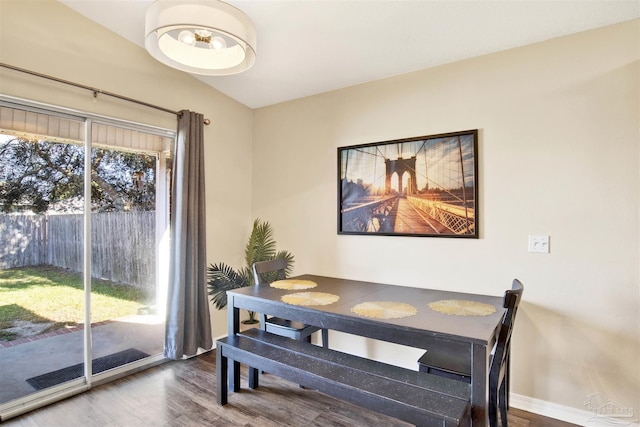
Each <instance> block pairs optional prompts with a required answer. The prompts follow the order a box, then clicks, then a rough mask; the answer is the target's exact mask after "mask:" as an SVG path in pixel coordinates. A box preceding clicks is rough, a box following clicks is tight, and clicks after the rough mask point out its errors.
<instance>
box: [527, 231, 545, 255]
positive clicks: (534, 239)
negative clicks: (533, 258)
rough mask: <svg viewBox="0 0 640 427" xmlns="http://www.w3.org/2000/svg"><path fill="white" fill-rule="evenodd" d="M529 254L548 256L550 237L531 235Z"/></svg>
mask: <svg viewBox="0 0 640 427" xmlns="http://www.w3.org/2000/svg"><path fill="white" fill-rule="evenodd" d="M529 252H534V253H540V254H548V253H549V236H544V235H529Z"/></svg>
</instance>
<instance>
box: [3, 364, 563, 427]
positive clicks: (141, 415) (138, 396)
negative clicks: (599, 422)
mask: <svg viewBox="0 0 640 427" xmlns="http://www.w3.org/2000/svg"><path fill="white" fill-rule="evenodd" d="M215 363H216V361H215V352H209V353H206V354H203V355H200V356H198V357H195V358H192V359H189V360H186V361H178V362H168V363H165V364H162V365H160V366H156V367H153V368H150V369H147V370H145V371H142V372H139V373H137V374H134V375H130V376H128V377H125V378H122V379H120V380H117V381H114V382H112V383H109V384H105V385H102V386H99V387H96V388H94V389H93V390H91V391H89V392H86V393H83V394H80V395H77V396H74V397H72V398H69V399H67V400H65V401H62V402H59V403H56V404H53V405H50V406H48V407H45V408H42V409H38V410H36V411H33V412H30V413H28V414H25V415H22V416H20V417H17V418H13V419H9V420H6V421H5V422H3V423H2V427H18V426H29V427H56V426H64V427H74V426H82V427H94V426H96V427H97V426H100V427H102V426H114V427H115V426H123V427H129V426H225V427H226V426H246V427H270V426H273V427H275V426H300V427H309V426H345V427H346V426H349V427H371V426H376V427H377V426H408V424H406V423H404V422H401V421H398V420H396V419H393V418H389V417H386V416H384V415H380V414H378V413H376V412H372V411H368V410H365V409H362V408H360V407H358V406H354V405H351V404H349V403H345V402H342V401H339V400H336V399H333V398H331V397H328V396H326V395H323V394H321V393H319V392H317V391H314V390H307V389H301V388H300V387H299V386H298V385H297V384H293V383H290V382H288V381H284V380H282V379H280V378H277V377H275V376H273V375H269V374H264V375H262V376H261V378H260V387H259V388H258V389H256V390H249V389H247V388H246V387H247V382H246V381H247V377H246V368H243V371H242V374H243V375H242V384H241V385H242V388H243V389H242V392H240V393H230V395H229V404H228V405H226V406H224V407H221V406H218V405H217V403H216V396H215V393H216V392H215V389H216V376H215ZM509 425H510V426H512V427H570V426H573V424H568V423H565V422H561V421H556V420H552V419H549V418H545V417H541V416H539V415H535V414H531V413H528V412H524V411H519V410H517V409H511V410H510V411H509Z"/></svg>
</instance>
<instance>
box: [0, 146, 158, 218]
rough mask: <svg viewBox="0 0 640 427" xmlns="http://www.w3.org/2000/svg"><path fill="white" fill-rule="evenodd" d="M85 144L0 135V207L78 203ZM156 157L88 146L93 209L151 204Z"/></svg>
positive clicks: (39, 209) (57, 207) (40, 208)
mask: <svg viewBox="0 0 640 427" xmlns="http://www.w3.org/2000/svg"><path fill="white" fill-rule="evenodd" d="M84 151H85V150H84V146H82V145H76V144H68V143H59V142H52V141H46V140H37V139H28V138H24V137H5V138H2V139H0V211H2V212H16V211H32V212H34V213H44V212H47V211H50V210H53V211H63V212H69V211H73V210H74V209H77V208H78V207H79V206H78V205H81V203H82V200H83V195H84V184H83V181H84V170H85V166H84V158H85V157H84ZM155 164H156V162H155V157H154V156H151V155H146V154H139V153H129V152H124V151H118V150H112V149H106V148H93V149H92V151H91V205H92V210H94V211H119V210H126V209H130V210H154V209H155Z"/></svg>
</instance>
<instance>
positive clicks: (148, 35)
mask: <svg viewBox="0 0 640 427" xmlns="http://www.w3.org/2000/svg"><path fill="white" fill-rule="evenodd" d="M186 32H190V33H191V34H193V37H189V36H188V34H187V33H186ZM201 35H205V37H201ZM221 46H226V47H222V48H221ZM145 48H146V49H147V51H148V52H149V54H150V55H151V56H153V57H154V58H155V59H157V60H158V61H160V62H162V63H163V64H166V65H168V66H170V67H173V68H176V69H178V70H182V71H186V72H188V73H192V74H201V75H208V76H224V75H229V74H237V73H241V72H243V71H245V70H248V69H249V68H251V66H253V64H254V62H255V59H256V30H255V27H254V25H253V22H251V19H249V17H248V16H247V15H245V14H244V13H243V12H242V11H241V10H239V9H237V8H235V7H233V6H231V5H229V4H227V3H224V2H222V1H219V0H191V1H187V2H185V1H184V0H157V1H155V2H153V3H152V4H151V5H150V6H149V7H148V8H147V16H146V22H145Z"/></svg>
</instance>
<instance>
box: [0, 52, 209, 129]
mask: <svg viewBox="0 0 640 427" xmlns="http://www.w3.org/2000/svg"><path fill="white" fill-rule="evenodd" d="M0 67H4V68H8V69H10V70H14V71H19V72H21V73H25V74H30V75H32V76H36V77H41V78H43V79H47V80H53V81H54V82H58V83H63V84H66V85H70V86H75V87H78V88H81V89H85V90H88V91H91V92H93V96H94V98H96V97H97V96H98V94H101V95H107V96H110V97H112V98H118V99H121V100H123V101H128V102H132V103H134V104H139V105H143V106H145V107H149V108H153V109H156V110H160V111H164V112H165V113H169V114H175V115H176V116H180V115H181V113H180V112H179V111H173V110H169V109H168V108H164V107H160V106H158V105H154V104H149V103H148V102H144V101H140V100H137V99H133V98H129V97H128V96H124V95H118V94H117V93H113V92H109V91H106V90H102V89H97V88H95V87H91V86H86V85H83V84H80V83H75V82H71V81H69V80H64V79H60V78H58V77H53V76H49V75H47V74H42V73H38V72H36V71H31V70H27V69H24V68H20V67H16V66H14V65H9V64H5V63H3V62H0ZM203 122H204V124H205V125H209V124H210V123H211V121H210V120H209V119H204V120H203Z"/></svg>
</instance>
